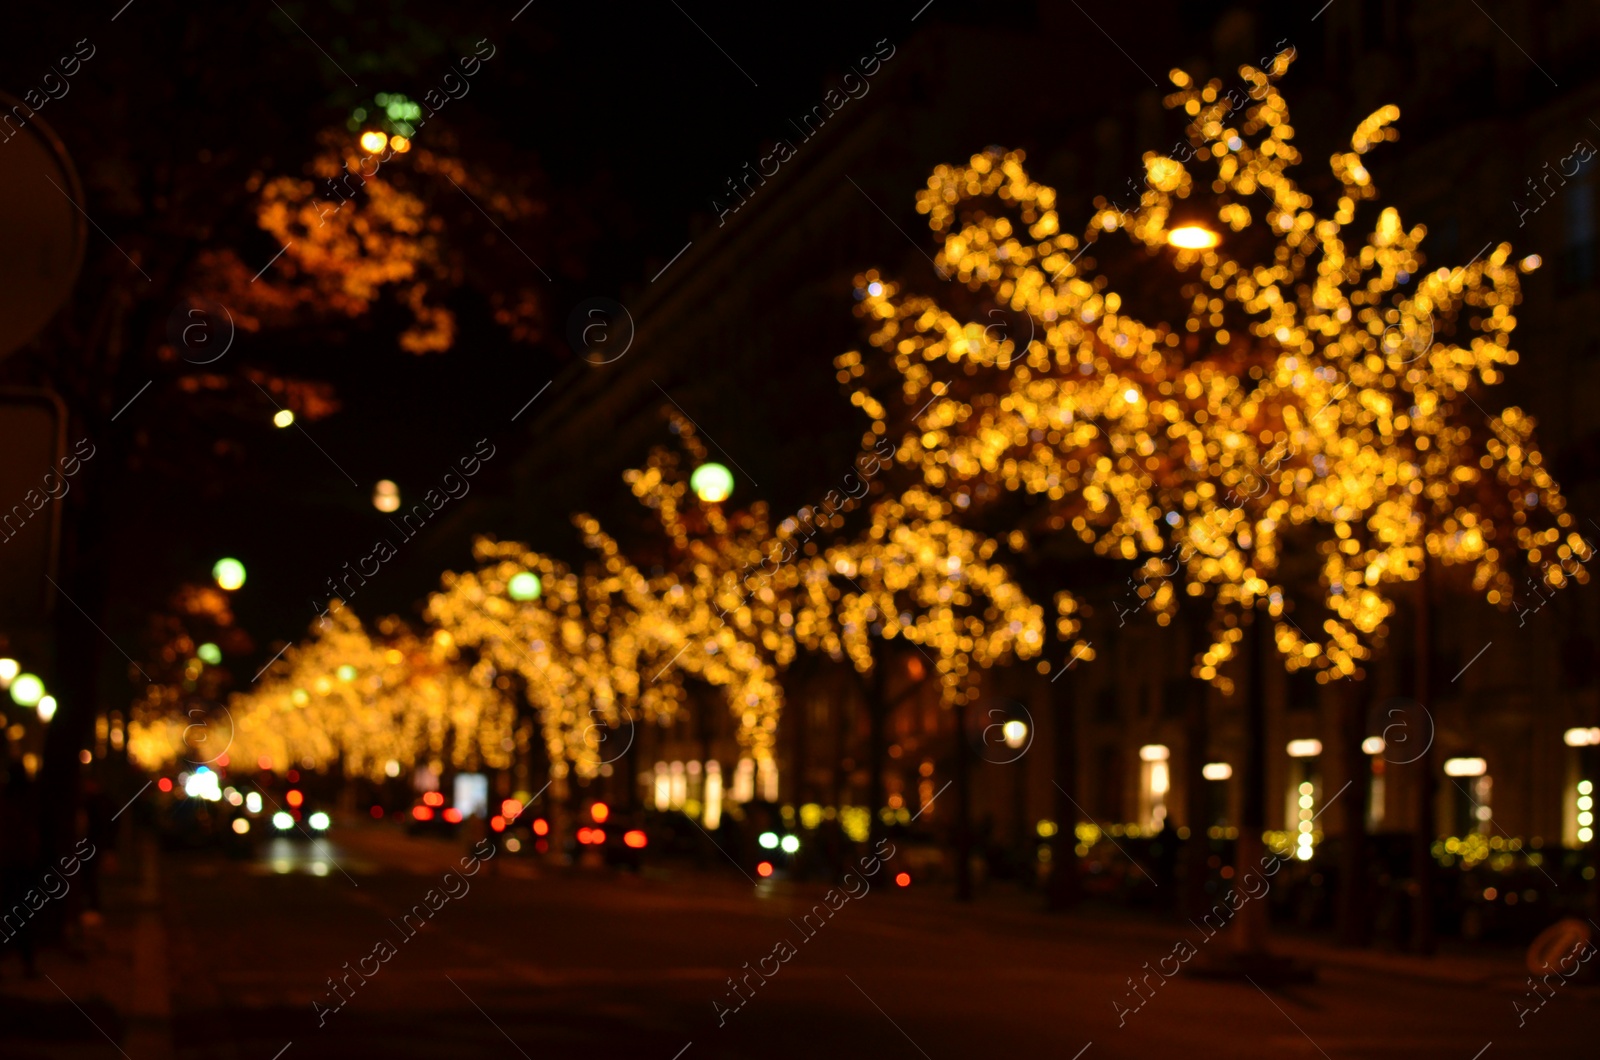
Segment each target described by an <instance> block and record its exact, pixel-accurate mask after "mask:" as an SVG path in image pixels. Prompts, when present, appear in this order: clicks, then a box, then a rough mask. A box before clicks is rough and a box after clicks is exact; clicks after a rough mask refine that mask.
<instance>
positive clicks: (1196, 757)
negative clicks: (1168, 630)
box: [1181, 683, 1211, 917]
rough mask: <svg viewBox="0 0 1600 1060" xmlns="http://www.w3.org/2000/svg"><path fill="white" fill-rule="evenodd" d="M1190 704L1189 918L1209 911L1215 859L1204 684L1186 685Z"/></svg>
mask: <svg viewBox="0 0 1600 1060" xmlns="http://www.w3.org/2000/svg"><path fill="white" fill-rule="evenodd" d="M1184 690H1185V692H1186V693H1187V696H1188V702H1187V703H1185V704H1184V722H1185V724H1184V730H1185V732H1184V747H1183V760H1182V768H1183V790H1184V814H1183V816H1184V824H1186V825H1188V827H1189V838H1188V839H1187V840H1184V841H1183V847H1182V864H1183V894H1182V902H1181V904H1182V906H1183V908H1184V911H1185V915H1186V916H1191V917H1198V916H1200V915H1201V914H1202V913H1203V912H1205V910H1206V907H1207V902H1206V875H1207V872H1206V869H1207V866H1206V862H1207V861H1208V860H1209V858H1210V856H1211V840H1210V838H1209V837H1208V836H1207V835H1206V829H1207V828H1208V827H1209V826H1210V824H1211V821H1210V807H1209V806H1208V805H1207V799H1206V795H1207V790H1206V778H1205V765H1206V759H1207V757H1208V754H1207V751H1208V749H1209V747H1210V743H1211V725H1210V717H1209V715H1208V713H1207V711H1206V689H1205V686H1204V685H1197V684H1194V683H1185V685H1184Z"/></svg>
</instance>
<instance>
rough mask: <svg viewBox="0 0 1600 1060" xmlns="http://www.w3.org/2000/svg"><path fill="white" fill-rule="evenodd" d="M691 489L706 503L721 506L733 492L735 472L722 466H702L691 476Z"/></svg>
mask: <svg viewBox="0 0 1600 1060" xmlns="http://www.w3.org/2000/svg"><path fill="white" fill-rule="evenodd" d="M689 488H690V489H692V490H694V495H695V496H696V497H699V498H700V500H701V501H703V502H704V503H706V504H721V503H722V502H723V501H725V500H727V499H728V495H729V494H731V493H732V492H733V472H731V471H729V470H728V469H727V468H725V467H723V466H722V465H721V464H715V463H706V464H701V465H700V466H699V467H697V468H695V469H694V473H693V474H692V475H690V476H689Z"/></svg>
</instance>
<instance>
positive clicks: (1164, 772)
mask: <svg viewBox="0 0 1600 1060" xmlns="http://www.w3.org/2000/svg"><path fill="white" fill-rule="evenodd" d="M1171 757H1172V752H1171V751H1170V750H1168V748H1167V746H1166V744H1159V743H1151V744H1145V745H1144V746H1143V747H1141V748H1139V824H1140V825H1141V826H1143V827H1145V828H1150V829H1153V830H1155V831H1160V830H1161V828H1162V827H1163V825H1164V823H1165V822H1166V819H1167V792H1168V791H1169V790H1170V789H1171V787H1172V774H1171V772H1170V770H1168V768H1167V760H1168V759H1169V758H1171Z"/></svg>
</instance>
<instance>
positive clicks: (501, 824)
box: [489, 814, 506, 832]
mask: <svg viewBox="0 0 1600 1060" xmlns="http://www.w3.org/2000/svg"><path fill="white" fill-rule="evenodd" d="M489 827H490V828H493V829H494V830H495V831H496V832H504V831H505V830H506V819H505V818H504V817H501V816H500V815H499V814H495V815H494V816H493V817H491V818H489Z"/></svg>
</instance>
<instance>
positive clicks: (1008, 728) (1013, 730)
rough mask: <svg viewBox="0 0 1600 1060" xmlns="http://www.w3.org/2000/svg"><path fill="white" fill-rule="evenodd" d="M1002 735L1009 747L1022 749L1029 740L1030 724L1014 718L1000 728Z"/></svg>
mask: <svg viewBox="0 0 1600 1060" xmlns="http://www.w3.org/2000/svg"><path fill="white" fill-rule="evenodd" d="M1000 735H1001V736H1003V737H1004V738H1005V741H1006V746H1007V747H1010V748H1013V749H1015V748H1018V747H1021V746H1022V745H1023V744H1024V743H1026V742H1027V740H1028V723H1027V722H1025V721H1017V720H1016V719H1014V718H1013V719H1012V720H1011V721H1008V722H1006V723H1005V724H1004V725H1002V726H1001V727H1000Z"/></svg>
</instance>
